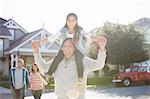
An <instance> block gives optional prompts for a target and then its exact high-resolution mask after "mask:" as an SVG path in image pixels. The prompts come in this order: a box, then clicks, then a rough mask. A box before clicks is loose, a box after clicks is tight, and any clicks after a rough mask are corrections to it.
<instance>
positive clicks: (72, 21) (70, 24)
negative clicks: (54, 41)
mask: <svg viewBox="0 0 150 99" xmlns="http://www.w3.org/2000/svg"><path fill="white" fill-rule="evenodd" d="M76 24H77V20H76V18H75V17H74V16H69V17H68V18H67V26H68V27H69V28H74V27H75V25H76Z"/></svg>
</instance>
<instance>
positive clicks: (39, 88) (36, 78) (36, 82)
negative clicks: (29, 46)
mask: <svg viewBox="0 0 150 99" xmlns="http://www.w3.org/2000/svg"><path fill="white" fill-rule="evenodd" d="M30 79H31V84H30V86H31V87H30V90H31V91H32V94H33V96H34V99H40V98H41V95H42V93H43V91H44V86H45V85H47V82H46V81H45V80H44V79H43V78H42V76H41V75H40V73H39V68H38V66H37V65H36V64H33V65H32V66H31V73H30Z"/></svg>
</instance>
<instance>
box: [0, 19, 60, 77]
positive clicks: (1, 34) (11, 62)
mask: <svg viewBox="0 0 150 99" xmlns="http://www.w3.org/2000/svg"><path fill="white" fill-rule="evenodd" d="M51 35H52V34H50V33H49V32H48V31H47V30H45V29H44V28H42V29H39V30H36V31H33V32H31V33H28V32H27V31H26V30H25V29H24V28H23V27H21V26H20V25H19V24H18V23H16V22H15V21H14V20H13V19H9V20H5V19H3V18H0V72H1V73H2V74H3V75H8V71H9V69H11V68H13V67H15V66H17V64H18V63H17V62H18V58H23V59H24V61H25V66H27V68H29V67H30V66H31V64H32V63H33V62H34V58H33V50H32V48H31V42H32V41H34V40H40V39H44V38H45V37H47V36H51ZM59 47H60V45H59V42H58V41H53V42H50V43H49V44H47V45H44V46H42V48H41V53H42V56H43V58H45V59H46V60H50V59H52V58H53V57H54V56H55V55H56V53H57V52H58V50H59Z"/></svg>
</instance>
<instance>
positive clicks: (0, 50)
mask: <svg viewBox="0 0 150 99" xmlns="http://www.w3.org/2000/svg"><path fill="white" fill-rule="evenodd" d="M0 57H3V39H0Z"/></svg>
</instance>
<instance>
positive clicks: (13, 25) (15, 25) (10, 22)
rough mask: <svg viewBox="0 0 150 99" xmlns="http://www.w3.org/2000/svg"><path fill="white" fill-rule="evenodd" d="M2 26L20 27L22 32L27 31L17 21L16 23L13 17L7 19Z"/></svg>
mask: <svg viewBox="0 0 150 99" xmlns="http://www.w3.org/2000/svg"><path fill="white" fill-rule="evenodd" d="M3 26H6V27H7V28H10V29H20V30H22V31H23V32H24V33H27V31H26V30H25V29H24V28H23V27H21V26H20V25H19V24H18V23H16V22H15V21H14V20H13V19H10V20H8V21H7V22H6V23H5V24H3Z"/></svg>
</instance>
